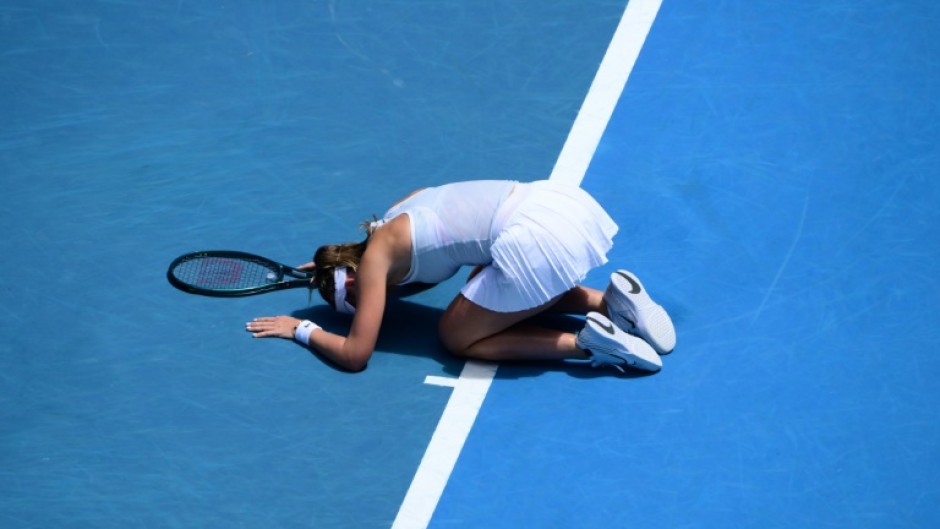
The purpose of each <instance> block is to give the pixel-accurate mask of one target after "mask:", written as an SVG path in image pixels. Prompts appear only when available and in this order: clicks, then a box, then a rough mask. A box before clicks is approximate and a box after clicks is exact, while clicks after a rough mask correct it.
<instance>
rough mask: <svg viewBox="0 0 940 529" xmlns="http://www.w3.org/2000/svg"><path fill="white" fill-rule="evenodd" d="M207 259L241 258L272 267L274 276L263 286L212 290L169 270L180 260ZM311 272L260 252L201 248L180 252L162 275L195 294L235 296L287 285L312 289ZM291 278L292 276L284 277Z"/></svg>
mask: <svg viewBox="0 0 940 529" xmlns="http://www.w3.org/2000/svg"><path fill="white" fill-rule="evenodd" d="M208 258H222V259H226V258H227V259H237V260H241V261H250V262H254V263H259V264H263V265H265V266H269V267H270V268H272V269H273V270H272V271H273V272H275V273H277V278H276V279H275V280H274V282H272V283H268V284H266V285H257V286H253V287H244V288H230V289H212V288H202V287H198V286H196V285H191V284H189V283H186V282H184V281H182V280H180V279H179V278H177V277H176V276H175V275H174V274H173V270H174V269H175V268H176V267H177V266H178V265H179V264H181V263H184V262H188V261H193V260H196V259H208ZM313 277H314V276H313V273H310V272H306V271H304V270H298V269H296V268H294V267H292V266H288V265H285V264H282V263H279V262H277V261H274V260H272V259H268V258H267V257H262V256H260V255H255V254H252V253H247V252H239V251H235V250H203V251H199V252H190V253H187V254H183V255H181V256H179V257H177V258H176V259H174V260H173V262H171V263H170V266H169V267H168V268H167V271H166V278H167V280H168V281H169V282H170V284H171V285H173V286H174V287H176V288H178V289H179V290H182V291H183V292H187V293H189V294H198V295H200V296H210V297H216V298H235V297H242V296H253V295H256V294H264V293H266V292H274V291H276V290H287V289H291V288H301V287H307V288H312V283H311V280H312V279H313ZM285 278H293V279H285Z"/></svg>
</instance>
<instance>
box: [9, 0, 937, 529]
mask: <svg viewBox="0 0 940 529" xmlns="http://www.w3.org/2000/svg"><path fill="white" fill-rule="evenodd" d="M634 1H640V0H634ZM652 3H656V2H652ZM626 6H627V2H626V1H625V0H618V1H606V0H605V1H602V0H597V1H583V0H560V1H551V2H538V1H533V0H519V1H510V2H458V1H451V0H443V1H438V2H404V1H401V2H390V1H385V2H368V1H341V0H329V1H297V0H284V1H280V2H249V1H244V0H232V1H212V2H210V1H194V0H178V1H175V2H143V1H140V0H124V1H104V0H88V1H84V2H66V1H59V0H42V1H32V0H8V1H6V2H4V3H3V5H0V29H2V31H0V73H2V79H3V81H2V83H0V116H2V127H0V183H2V190H3V191H2V193H0V226H2V229H3V237H2V238H0V256H2V260H3V261H2V262H3V270H4V273H3V274H2V275H0V295H2V313H0V316H2V317H0V331H2V338H3V339H2V341H0V527H2V528H10V529H26V528H36V529H39V528H42V529H48V528H65V529H79V528H95V529H110V528H115V529H117V528H121V529H125V528H129V527H142V528H186V529H191V528H218V527H224V528H245V529H273V528H285V529H287V528H290V529H293V528H315V529H341V528H342V529H346V528H349V529H363V528H390V527H392V524H393V522H394V521H395V519H396V515H397V514H398V512H399V509H400V508H401V506H402V503H403V501H404V498H405V496H406V493H407V491H408V490H409V486H410V485H411V483H412V480H413V479H414V478H415V474H416V470H417V469H418V467H419V464H420V463H421V461H422V458H423V457H424V455H425V451H426V449H427V448H428V445H429V442H430V440H431V438H432V435H433V434H434V433H435V429H436V428H437V427H438V424H439V421H441V417H442V414H443V413H444V410H445V407H446V406H447V404H448V402H449V400H448V399H449V398H450V397H451V395H452V393H453V392H454V391H455V390H454V389H453V388H450V387H447V386H446V385H445V386H442V385H437V384H433V383H431V384H429V383H426V377H428V376H431V377H438V379H440V378H456V377H457V376H459V375H460V374H461V371H462V369H463V368H464V364H465V363H464V361H463V360H461V359H457V358H452V357H450V356H448V355H447V353H446V352H445V351H444V349H443V347H442V346H441V345H440V344H439V342H438V339H437V336H436V331H437V327H436V323H437V318H438V316H439V315H440V314H441V313H442V312H443V310H444V308H445V307H446V306H447V303H448V302H449V301H450V299H451V298H452V297H453V295H454V294H455V293H456V291H457V290H458V288H459V286H460V284H461V283H462V281H463V279H464V277H465V275H466V274H464V273H461V274H458V276H457V277H455V278H454V279H453V280H451V281H450V282H448V283H446V284H444V285H441V286H439V287H438V288H436V289H434V290H431V291H428V292H425V293H422V294H420V295H418V296H415V297H413V298H409V299H407V300H402V301H398V302H395V303H394V304H393V305H392V306H391V307H390V309H389V310H388V311H387V315H386V321H385V324H384V327H383V334H382V335H381V337H380V342H379V347H378V350H377V352H376V354H375V355H374V357H373V359H372V361H371V362H370V364H369V367H368V369H367V370H366V371H364V372H362V373H360V374H348V373H344V372H342V371H339V370H337V369H335V368H334V367H332V366H330V365H328V364H326V363H324V362H323V361H322V360H320V359H319V358H318V357H317V356H315V355H313V354H311V353H310V352H308V351H306V350H305V349H303V348H301V347H300V346H298V345H296V344H294V343H290V342H287V341H283V340H253V339H252V338H251V337H250V336H249V335H248V334H247V333H245V331H244V323H245V322H246V321H248V320H249V319H251V318H253V317H256V316H265V315H277V314H295V315H301V316H303V317H305V318H309V319H312V320H314V321H316V322H317V323H319V324H321V325H323V326H324V327H326V328H328V329H330V330H334V331H338V332H342V331H343V330H344V329H345V328H347V327H348V325H349V320H348V319H347V318H346V317H345V316H341V315H336V314H334V313H333V312H332V310H331V309H329V307H328V306H326V305H325V304H324V303H323V302H322V301H321V300H320V299H318V297H316V296H315V297H314V298H313V300H312V302H311V303H308V299H307V293H306V291H305V290H293V291H287V292H279V293H271V294H265V295H261V296H254V297H247V298H239V299H213V298H206V297H199V296H193V295H188V294H185V293H183V292H180V291H178V290H176V289H174V288H172V287H171V286H170V285H169V284H168V282H167V281H166V278H165V273H166V267H167V265H168V264H169V262H170V261H171V260H172V259H173V258H174V257H176V256H178V255H180V254H183V253H186V252H190V251H194V250H203V249H231V250H242V251H248V252H252V253H257V254H261V255H265V256H267V257H271V258H273V259H276V260H278V261H282V262H285V263H289V264H295V265H296V264H301V263H304V262H306V261H307V260H309V258H310V256H311V254H312V252H313V251H314V249H315V248H316V247H317V246H319V245H321V244H325V243H333V242H342V241H352V240H358V239H359V238H360V237H361V232H360V231H359V230H358V224H359V223H360V222H361V221H363V220H366V219H368V218H370V217H371V215H372V214H373V213H375V214H377V215H381V214H382V213H383V212H384V211H385V209H386V208H387V207H388V206H389V205H390V204H391V203H392V202H394V201H395V200H397V199H398V198H401V197H402V196H404V195H405V194H407V193H408V192H410V191H412V190H414V189H417V188H420V187H426V186H431V185H437V184H443V183H446V182H451V181H457V180H468V179H477V178H507V179H517V180H522V181H531V180H536V179H543V178H548V176H549V174H551V172H552V168H553V167H554V165H555V162H556V159H557V158H558V156H559V152H560V151H561V150H562V146H563V145H564V144H565V141H566V139H567V138H568V136H569V131H571V129H572V124H573V123H574V121H575V118H576V116H577V115H578V112H579V109H580V108H581V104H582V102H583V101H584V100H585V97H586V95H587V93H588V89H589V87H590V86H591V82H592V79H593V78H594V75H595V73H596V72H597V70H598V65H599V64H600V63H601V60H602V58H603V57H604V55H605V52H606V51H607V49H608V46H609V45H610V43H611V39H612V37H613V35H614V31H615V29H616V28H617V27H618V24H619V23H620V21H621V17H622V16H623V15H624V9H625V7H626ZM938 21H940V4H937V3H935V2H927V1H921V0H911V1H906V2H900V1H881V2H875V1H872V0H862V1H855V2H847V1H842V0H836V1H830V2H811V1H804V0H797V1H793V2H778V3H767V2H744V1H738V2H707V1H704V0H687V1H684V2H680V1H677V0H663V2H662V5H661V7H659V9H658V13H657V14H656V16H655V22H654V23H653V24H652V28H651V30H650V32H649V36H648V38H647V39H646V40H645V42H644V43H643V44H642V51H641V53H640V55H639V60H638V61H637V63H636V66H635V67H634V68H633V70H632V72H631V73H630V77H629V81H628V82H627V84H626V87H625V89H624V91H623V94H622V96H621V97H620V99H619V102H618V103H617V107H616V110H615V111H614V113H613V116H612V117H611V119H610V121H609V123H608V126H607V128H606V132H605V133H604V135H603V138H602V139H601V141H600V144H599V145H598V148H597V151H596V153H595V155H594V158H593V161H592V163H591V165H590V167H589V169H588V170H587V172H586V174H585V175H584V179H583V183H582V186H583V187H584V188H585V189H587V190H588V191H589V192H591V193H592V194H593V195H594V196H595V197H597V199H598V201H599V202H600V203H601V204H602V205H603V206H604V207H605V208H606V209H607V210H608V211H609V212H610V213H611V216H612V217H613V218H614V219H615V220H616V221H617V223H618V224H619V226H620V232H619V233H618V235H617V238H616V240H615V242H616V245H615V247H614V249H613V251H612V252H611V254H610V255H609V257H610V263H609V264H607V265H605V266H604V267H602V268H600V269H598V270H595V271H594V272H592V274H591V275H590V276H589V277H588V278H587V284H589V285H590V286H593V287H596V288H604V287H605V286H606V284H607V278H608V276H609V274H610V273H611V272H613V271H614V270H616V269H617V268H620V267H625V268H629V269H630V270H632V271H634V272H635V273H636V274H637V275H638V276H639V277H640V278H642V280H643V282H644V284H645V285H646V287H647V288H648V289H649V290H650V292H651V293H652V294H653V296H654V297H655V298H656V299H657V300H658V301H659V302H660V303H662V304H663V305H664V306H665V307H666V309H667V310H669V312H670V313H671V314H672V316H673V319H674V320H675V323H676V328H677V333H678V345H677V348H676V350H675V352H673V353H672V354H671V355H669V356H666V357H664V359H663V361H664V368H663V370H662V371H661V372H660V373H658V374H655V375H652V376H641V375H639V374H634V373H628V374H627V375H626V376H618V375H617V374H615V373H614V372H613V371H601V370H593V369H591V368H590V367H587V366H584V365H576V364H547V363H546V364H534V365H533V364H525V365H523V364H502V365H500V366H499V367H498V369H497V371H496V375H495V379H494V380H493V381H492V385H491V387H490V388H489V391H488V393H487V394H486V398H485V400H484V401H483V405H482V407H480V408H479V415H478V416H477V417H476V420H475V422H474V423H473V427H472V429H471V431H470V434H469V437H467V439H466V444H465V445H464V446H463V449H462V451H461V452H460V457H459V459H458V460H457V463H456V465H455V466H454V467H453V473H452V474H451V475H450V477H449V479H448V480H447V484H446V488H445V489H444V491H443V494H442V496H441V497H440V502H439V503H437V505H436V509H435V510H434V514H433V517H431V519H430V523H428V524H427V527H430V528H433V529H444V528H455V529H456V528H460V529H471V528H472V529H477V528H484V527H485V528H501V529H502V528H505V529H510V528H513V529H515V528H522V527H526V528H564V529H571V528H578V529H581V528H585V529H609V528H631V529H633V528H637V529H638V528H657V529H663V528H679V527H682V528H688V527H692V528H719V527H747V528H755V529H758V528H759V529H767V528H771V527H788V528H794V527H798V528H813V529H816V528H833V527H835V528H852V529H858V528H866V529H867V528H878V529H881V528H883V529H895V528H936V527H940V386H938V380H940V355H938V348H940V331H938V326H937V324H936V321H937V318H938V316H940V265H938V262H940V212H938V207H940V180H938V175H940V147H938V145H940V127H938V123H940V103H938V94H940V40H938V39H937V38H936V35H935V33H936V28H937V22H938ZM468 272H469V270H468ZM554 323H558V324H565V325H570V324H572V321H570V320H564V321H562V320H559V321H557V322H554ZM573 324H574V325H575V326H577V322H576V321H575V322H574V323H573Z"/></svg>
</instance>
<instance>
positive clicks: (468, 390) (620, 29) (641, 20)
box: [392, 0, 662, 529]
mask: <svg viewBox="0 0 940 529" xmlns="http://www.w3.org/2000/svg"><path fill="white" fill-rule="evenodd" d="M660 5H662V0H631V1H630V2H629V3H628V4H627V7H626V9H625V10H624V13H623V17H621V19H620V24H618V25H617V30H616V32H614V37H613V39H611V42H610V46H608V48H607V53H605V54H604V59H603V60H602V61H601V65H600V67H599V68H598V70H597V74H596V75H595V76H594V81H593V82H592V83H591V88H590V89H589V90H588V94H587V97H585V99H584V103H583V104H582V105H581V110H580V111H578V117H577V118H576V119H575V121H574V125H572V127H571V131H570V132H569V133H568V139H567V140H566V141H565V145H564V147H562V149H561V153H560V154H559V155H558V160H557V161H556V162H555V167H554V169H553V170H552V174H551V176H550V177H549V178H550V179H551V180H555V181H558V182H564V183H569V184H572V185H581V181H582V180H583V179H584V175H585V173H586V172H587V169H588V166H589V165H590V163H591V159H592V158H593V157H594V152H595V151H596V150H597V145H598V143H600V140H601V136H603V134H604V129H606V128H607V123H608V122H609V121H610V116H611V115H612V114H613V112H614V108H615V107H616V105H617V101H618V100H619V99H620V95H621V94H622V93H623V88H624V86H626V84H627V79H628V78H629V77H630V72H631V71H633V66H634V65H635V64H636V60H637V57H639V55H640V50H641V49H642V48H643V43H644V42H645V41H646V37H647V35H649V31H650V28H651V27H652V26H653V21H654V20H655V19H656V14H657V13H658V12H659V7H660ZM496 368H497V364H493V363H489V362H478V361H475V360H470V361H467V363H466V364H465V365H464V368H463V370H462V371H461V372H460V377H459V378H457V379H453V378H446V377H437V376H428V377H427V379H426V380H425V383H427V384H433V385H438V386H451V387H453V388H454V391H453V393H451V396H450V399H449V400H448V401H447V406H446V407H445V408H444V413H443V415H442V416H441V420H440V422H439V423H438V424H437V428H435V430H434V434H433V435H432V436H431V442H430V443H429V444H428V448H427V450H426V451H425V453H424V457H423V458H422V459H421V464H420V465H418V470H417V472H416V473H415V477H414V480H412V482H411V486H410V487H409V488H408V492H407V493H406V494H405V499H404V501H403V502H402V505H401V508H400V509H399V510H398V515H397V516H396V517H395V521H394V522H393V523H392V529H426V528H427V527H428V524H429V523H430V522H431V516H432V515H433V514H434V510H435V509H436V508H437V503H438V501H439V500H440V498H441V494H443V492H444V487H445V486H446V485H447V481H448V479H450V474H451V472H452V471H453V469H454V465H456V463H457V458H458V457H459V456H460V451H461V450H462V449H463V445H464V443H465V442H466V440H467V437H468V436H469V435H470V429H471V428H472V427H473V423H474V421H475V420H476V417H477V414H478V413H479V411H480V407H481V406H482V405H483V400H484V399H485V398H486V393H487V391H489V388H490V385H491V383H492V382H493V377H494V376H496Z"/></svg>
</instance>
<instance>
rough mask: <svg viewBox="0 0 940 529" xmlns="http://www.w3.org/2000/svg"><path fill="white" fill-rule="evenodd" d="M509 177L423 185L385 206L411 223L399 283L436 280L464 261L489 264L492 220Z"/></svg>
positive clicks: (508, 187) (388, 214)
mask: <svg viewBox="0 0 940 529" xmlns="http://www.w3.org/2000/svg"><path fill="white" fill-rule="evenodd" d="M515 184H516V182H514V181H509V180H479V181H471V182H458V183H454V184H447V185H444V186H440V187H432V188H428V189H424V190H422V191H421V192H419V193H418V194H416V195H414V196H413V197H411V198H409V199H408V200H405V201H404V202H402V203H400V204H398V205H396V206H394V207H392V208H391V209H389V210H388V211H387V212H386V213H385V216H384V217H383V219H384V220H386V221H388V220H391V219H393V218H395V217H397V216H398V215H401V214H402V213H406V214H408V217H409V220H410V221H411V270H409V271H408V274H407V275H405V277H404V279H402V280H401V282H400V283H399V284H401V285H404V284H407V283H440V282H441V281H444V280H446V279H449V278H450V277H452V276H453V275H454V274H456V273H457V270H459V269H460V267H461V266H463V265H478V264H488V263H490V262H491V261H492V255H491V253H490V247H491V246H492V244H493V239H494V238H495V236H496V233H495V231H497V230H495V229H494V225H493V224H494V219H495V218H496V214H497V212H498V211H499V207H500V205H502V203H503V201H504V200H505V199H506V197H507V196H509V193H510V192H511V191H512V189H513V186H514V185H515Z"/></svg>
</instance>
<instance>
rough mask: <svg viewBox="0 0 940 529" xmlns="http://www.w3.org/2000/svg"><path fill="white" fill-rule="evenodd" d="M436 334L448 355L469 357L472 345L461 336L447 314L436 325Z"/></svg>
mask: <svg viewBox="0 0 940 529" xmlns="http://www.w3.org/2000/svg"><path fill="white" fill-rule="evenodd" d="M437 334H438V337H440V340H441V343H442V344H443V345H444V348H445V349H447V351H448V352H449V353H450V354H452V355H455V356H460V357H467V356H469V355H470V346H471V345H473V343H472V342H470V341H467V340H466V339H464V338H463V337H462V336H461V333H460V331H459V328H458V327H457V326H456V325H455V324H454V323H453V321H452V319H451V318H449V317H448V315H447V314H445V315H444V317H442V318H441V321H440V322H439V323H438V326H437Z"/></svg>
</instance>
